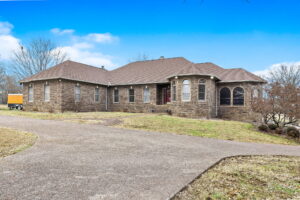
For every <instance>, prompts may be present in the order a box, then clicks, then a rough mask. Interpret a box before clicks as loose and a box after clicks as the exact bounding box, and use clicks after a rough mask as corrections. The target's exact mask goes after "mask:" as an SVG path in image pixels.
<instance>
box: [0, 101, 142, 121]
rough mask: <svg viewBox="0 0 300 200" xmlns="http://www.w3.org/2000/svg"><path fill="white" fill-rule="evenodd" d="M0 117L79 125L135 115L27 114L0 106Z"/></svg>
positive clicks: (112, 113) (109, 113) (121, 113)
mask: <svg viewBox="0 0 300 200" xmlns="http://www.w3.org/2000/svg"><path fill="white" fill-rule="evenodd" d="M0 115H8V116H22V117H30V118H35V119H47V120H64V121H72V122H79V123H88V124H96V123H100V122H102V119H111V118H117V117H126V116H133V115H137V114H134V113H125V112H78V113H76V112H64V113H48V112H28V111H26V112H25V111H19V110H9V109H8V108H7V107H6V106H4V105H1V106H0Z"/></svg>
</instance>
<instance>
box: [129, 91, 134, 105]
mask: <svg viewBox="0 0 300 200" xmlns="http://www.w3.org/2000/svg"><path fill="white" fill-rule="evenodd" d="M128 96H129V102H130V103H133V102H134V89H129V90H128Z"/></svg>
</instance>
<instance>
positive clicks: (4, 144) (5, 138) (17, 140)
mask: <svg viewBox="0 0 300 200" xmlns="http://www.w3.org/2000/svg"><path fill="white" fill-rule="evenodd" d="M36 139H37V137H36V136H35V135H34V134H32V133H27V132H23V131H17V130H14V129H10V128H3V127H0V158H1V157H4V156H8V155H11V154H15V153H17V152H19V151H22V150H24V149H26V148H28V147H30V146H31V145H33V144H34V142H35V140H36Z"/></svg>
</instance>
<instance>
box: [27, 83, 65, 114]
mask: <svg viewBox="0 0 300 200" xmlns="http://www.w3.org/2000/svg"><path fill="white" fill-rule="evenodd" d="M46 83H47V84H48V85H49V86H50V101H48V102H46V101H45V100H44V85H45V84H46ZM30 84H31V85H32V87H33V102H29V101H28V91H29V85H30ZM61 102H62V99H61V82H60V81H59V80H47V81H35V82H32V83H25V84H24V85H23V109H24V110H25V111H41V112H60V111H61Z"/></svg>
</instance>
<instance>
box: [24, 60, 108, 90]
mask: <svg viewBox="0 0 300 200" xmlns="http://www.w3.org/2000/svg"><path fill="white" fill-rule="evenodd" d="M59 78H61V79H68V80H76V81H82V82H88V83H96V84H102V85H107V81H108V71H107V70H105V69H101V68H98V67H93V66H90V65H85V64H82V63H78V62H73V61H65V62H63V63H61V64H58V65H56V66H54V67H51V68H49V69H47V70H44V71H41V72H39V73H37V74H35V75H33V76H31V77H28V78H25V79H23V80H21V81H20V82H21V83H22V82H30V81H38V80H47V79H59Z"/></svg>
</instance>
